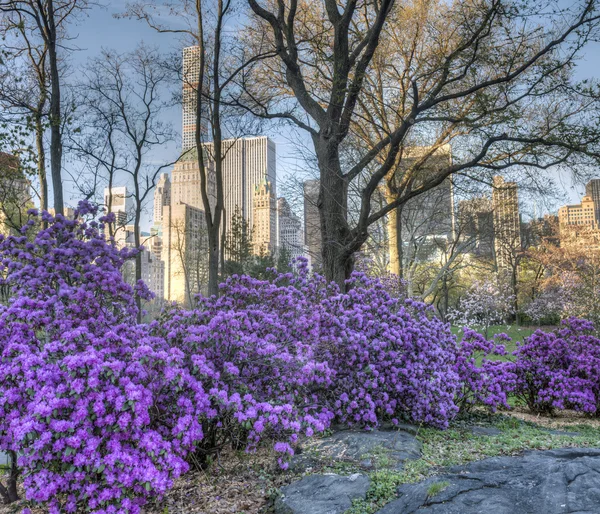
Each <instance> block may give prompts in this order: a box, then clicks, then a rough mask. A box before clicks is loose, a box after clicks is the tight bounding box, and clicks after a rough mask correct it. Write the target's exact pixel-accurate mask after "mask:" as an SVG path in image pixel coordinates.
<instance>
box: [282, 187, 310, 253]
mask: <svg viewBox="0 0 600 514" xmlns="http://www.w3.org/2000/svg"><path fill="white" fill-rule="evenodd" d="M277 220H278V232H279V247H280V248H285V249H286V250H287V252H288V253H289V255H290V258H292V259H295V258H297V257H300V256H302V255H304V238H303V233H302V222H301V221H300V218H299V217H298V216H296V214H295V213H294V212H293V211H292V209H291V207H290V204H289V203H288V201H287V200H286V199H285V198H283V197H281V198H278V199H277Z"/></svg>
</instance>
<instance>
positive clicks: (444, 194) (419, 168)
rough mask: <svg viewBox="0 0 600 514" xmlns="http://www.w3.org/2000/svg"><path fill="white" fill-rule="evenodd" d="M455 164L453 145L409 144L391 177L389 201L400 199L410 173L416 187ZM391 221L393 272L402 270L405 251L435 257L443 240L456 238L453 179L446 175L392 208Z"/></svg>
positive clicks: (414, 256)
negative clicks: (436, 146) (454, 236)
mask: <svg viewBox="0 0 600 514" xmlns="http://www.w3.org/2000/svg"><path fill="white" fill-rule="evenodd" d="M451 164H452V151H451V147H450V145H443V146H441V147H439V148H433V147H431V146H414V147H410V148H406V149H405V150H404V155H403V157H402V159H401V160H400V163H399V165H398V167H397V169H396V174H395V175H394V176H392V177H391V178H390V179H389V180H388V183H387V186H386V191H385V193H386V197H387V201H388V202H390V203H391V202H393V201H394V200H396V198H397V197H398V194H400V193H399V190H400V184H405V180H406V176H407V173H411V174H412V176H413V177H414V178H413V180H412V183H411V184H410V187H411V188H412V189H416V188H418V187H420V186H421V185H422V184H423V183H424V182H426V181H427V180H429V179H430V178H431V177H435V176H436V175H437V174H438V173H439V172H440V170H443V169H445V168H447V167H448V166H450V165H451ZM387 221H388V241H389V269H390V271H391V272H392V273H396V274H399V271H400V267H401V264H402V263H400V256H401V255H402V256H403V260H419V261H422V260H427V259H429V258H431V256H433V255H434V254H435V253H436V252H437V251H438V248H439V246H440V243H443V242H445V241H448V240H450V239H452V238H453V232H454V223H455V220H454V187H453V184H452V179H451V178H446V179H445V180H444V181H443V182H442V183H441V184H439V185H438V186H436V187H434V188H432V189H430V190H429V191H426V192H425V193H422V194H420V195H419V196H416V197H414V198H412V199H410V200H408V202H406V203H404V204H403V205H402V206H400V207H398V208H397V209H394V210H392V211H390V213H389V214H388V216H387ZM399 238H401V239H402V241H399ZM400 245H401V246H400ZM405 247H406V249H407V251H404V248H405ZM401 249H402V252H400V250H401ZM415 249H418V254H414V253H415Z"/></svg>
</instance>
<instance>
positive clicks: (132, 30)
mask: <svg viewBox="0 0 600 514" xmlns="http://www.w3.org/2000/svg"><path fill="white" fill-rule="evenodd" d="M103 5H104V7H101V6H94V7H92V8H91V9H90V10H89V11H88V13H87V15H85V16H82V18H81V19H80V21H79V23H78V25H77V26H75V27H73V29H72V35H73V36H75V38H76V39H75V44H76V45H77V47H78V50H77V51H75V52H74V53H73V56H72V58H73V73H74V74H76V73H77V69H78V68H79V67H80V66H84V65H85V63H86V62H87V60H88V59H90V58H93V57H95V56H97V55H98V54H99V52H100V49H101V48H105V49H113V50H116V51H118V52H123V53H124V52H128V51H132V50H134V49H135V48H136V46H137V45H139V44H140V43H142V42H143V44H145V45H152V46H156V47H158V48H159V49H160V50H161V51H163V52H167V53H168V52H179V51H181V48H182V46H183V43H182V41H180V40H179V39H178V37H177V36H174V35H170V34H169V35H168V34H158V33H157V32H155V31H154V30H153V29H150V28H149V27H147V26H146V25H145V24H144V23H142V22H139V21H134V20H128V19H116V18H115V17H114V15H115V14H119V13H122V12H124V10H125V7H126V2H125V1H124V0H108V1H107V0H105V1H104V2H103ZM576 76H577V78H578V79H584V78H596V79H597V78H599V77H600V44H599V43H591V44H590V45H589V46H588V47H587V49H586V51H585V54H584V56H583V58H582V60H581V61H580V62H579V64H578V67H577V71H576ZM166 118H167V119H166V121H170V122H171V123H173V125H174V126H175V128H176V129H179V127H180V126H181V110H180V108H173V109H171V110H170V111H169V113H168V114H167V117H166ZM265 135H268V136H270V137H271V138H272V139H273V140H274V141H275V142H276V143H277V156H278V159H277V168H278V170H277V171H278V183H279V184H282V183H283V182H284V181H285V180H286V177H288V176H289V175H290V174H294V173H295V172H296V170H300V171H302V169H301V166H302V164H301V161H300V160H299V159H298V158H297V156H296V152H295V145H294V144H292V143H291V142H290V140H293V139H297V140H302V141H306V136H305V135H304V134H302V133H298V132H295V131H292V130H290V131H281V129H279V130H278V132H268V131H267V132H266V133H265ZM177 152H178V148H177V145H174V144H173V145H170V146H169V147H167V148H165V149H164V151H163V152H162V153H163V155H160V156H159V157H160V159H161V160H163V162H164V161H167V160H169V159H172V160H174V159H175V158H176V156H177ZM68 165H69V164H67V166H68ZM552 175H553V177H554V179H555V182H556V184H557V185H558V186H559V188H560V190H561V192H562V193H563V194H562V195H561V196H562V198H561V199H560V200H556V201H554V202H549V203H548V202H546V203H545V204H542V203H538V204H536V205H533V204H531V200H529V199H527V198H526V197H523V198H522V199H521V202H522V203H525V204H526V205H524V206H523V207H525V209H526V210H527V211H528V212H530V213H535V214H537V215H541V214H544V213H545V212H549V211H550V212H551V211H553V210H556V209H557V207H558V206H560V205H561V204H564V203H565V202H566V203H578V202H579V200H580V198H581V196H582V194H583V191H584V185H583V184H576V183H573V181H572V179H571V175H570V173H568V172H565V171H558V170H555V171H553V172H552ZM598 176H600V170H599V173H598ZM67 187H68V186H67ZM70 189H71V193H70V203H71V204H74V203H76V194H75V193H74V190H73V189H72V188H70ZM279 190H280V192H281V190H282V188H280V189H279ZM67 195H68V196H69V192H67ZM150 209H151V203H150V204H149V207H148V209H147V210H148V212H146V216H145V218H146V222H145V223H144V225H145V226H144V228H145V229H146V228H147V227H148V226H149V225H150V219H151V216H152V213H151V212H150Z"/></svg>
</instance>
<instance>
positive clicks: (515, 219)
mask: <svg viewBox="0 0 600 514" xmlns="http://www.w3.org/2000/svg"><path fill="white" fill-rule="evenodd" d="M492 206H493V209H494V253H495V255H496V266H497V267H498V270H509V269H510V268H511V266H512V265H513V264H514V262H515V259H514V257H515V253H516V252H518V251H519V250H520V249H521V216H520V215H519V198H518V194H517V184H516V182H506V181H505V180H504V178H503V177H501V176H499V175H497V176H495V177H494V179H493V190H492Z"/></svg>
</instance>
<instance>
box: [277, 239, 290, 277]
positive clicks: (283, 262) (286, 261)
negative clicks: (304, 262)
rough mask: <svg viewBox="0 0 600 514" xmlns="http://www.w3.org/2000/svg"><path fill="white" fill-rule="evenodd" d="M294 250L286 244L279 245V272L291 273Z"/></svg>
mask: <svg viewBox="0 0 600 514" xmlns="http://www.w3.org/2000/svg"><path fill="white" fill-rule="evenodd" d="M291 262H292V252H290V249H289V248H288V247H287V246H286V245H285V244H284V245H281V246H280V247H279V253H278V254H277V266H276V267H277V271H278V272H279V273H289V272H291V271H292V266H291Z"/></svg>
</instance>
